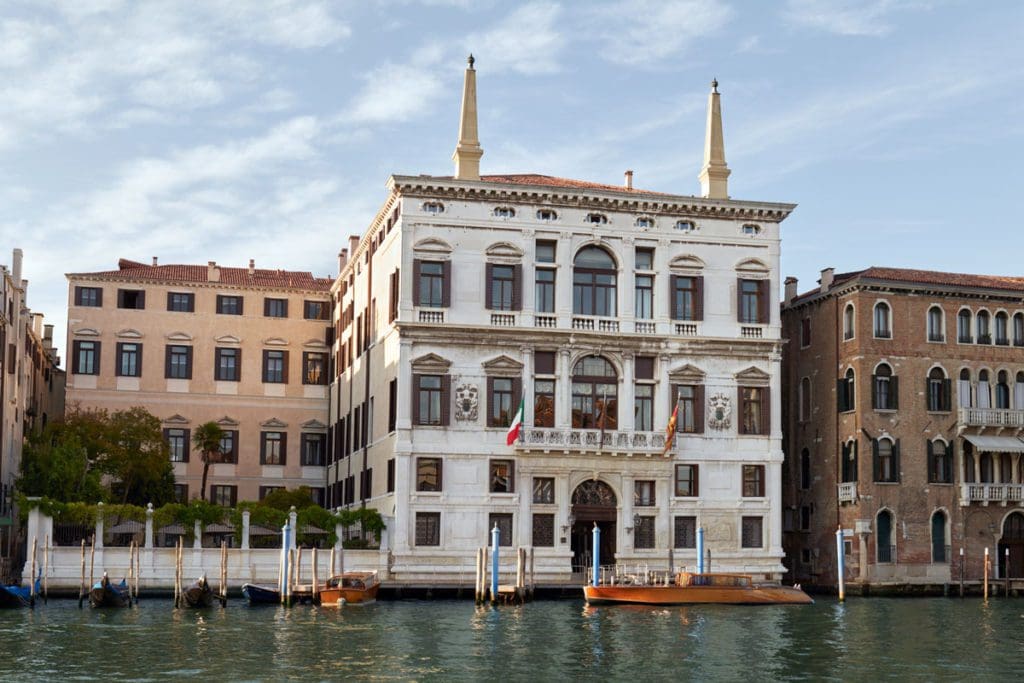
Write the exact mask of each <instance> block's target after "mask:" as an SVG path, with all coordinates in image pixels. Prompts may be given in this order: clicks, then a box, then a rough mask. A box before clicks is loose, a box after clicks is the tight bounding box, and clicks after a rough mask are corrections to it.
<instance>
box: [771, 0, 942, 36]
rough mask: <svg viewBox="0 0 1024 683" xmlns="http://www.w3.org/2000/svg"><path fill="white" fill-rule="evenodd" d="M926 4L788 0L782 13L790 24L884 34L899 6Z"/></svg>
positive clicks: (879, 0)
mask: <svg viewBox="0 0 1024 683" xmlns="http://www.w3.org/2000/svg"><path fill="white" fill-rule="evenodd" d="M921 7H927V4H924V3H921V2H913V1H910V2H908V1H906V0H874V1H873V2H865V1H864V0H788V2H787V3H786V9H785V10H784V12H783V17H784V18H785V19H786V20H787V21H789V22H790V23H792V24H795V25H798V26H804V27H807V28H813V29H819V30H822V31H827V32H829V33H837V34H839V35H843V36H884V35H886V34H887V33H889V32H890V31H892V25H891V24H890V23H888V22H887V21H886V20H887V19H888V18H889V16H890V15H891V14H892V13H894V12H897V11H900V10H908V9H917V8H921Z"/></svg>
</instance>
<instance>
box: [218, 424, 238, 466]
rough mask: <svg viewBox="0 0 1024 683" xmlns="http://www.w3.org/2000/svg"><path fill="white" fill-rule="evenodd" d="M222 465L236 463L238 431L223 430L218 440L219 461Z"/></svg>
mask: <svg viewBox="0 0 1024 683" xmlns="http://www.w3.org/2000/svg"><path fill="white" fill-rule="evenodd" d="M219 462H222V463H228V464H231V463H237V462H238V430H237V429H225V430H224V436H222V437H221V439H220V459H219Z"/></svg>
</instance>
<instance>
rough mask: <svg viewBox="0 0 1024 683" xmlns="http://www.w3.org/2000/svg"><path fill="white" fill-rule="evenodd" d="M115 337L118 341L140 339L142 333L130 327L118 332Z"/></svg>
mask: <svg viewBox="0 0 1024 683" xmlns="http://www.w3.org/2000/svg"><path fill="white" fill-rule="evenodd" d="M117 336H118V337H119V338H120V339H142V333H141V332H139V331H138V330H135V329H132V328H130V327H127V328H125V329H123V330H119V331H118V333H117Z"/></svg>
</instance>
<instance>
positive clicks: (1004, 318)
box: [996, 311, 1010, 346]
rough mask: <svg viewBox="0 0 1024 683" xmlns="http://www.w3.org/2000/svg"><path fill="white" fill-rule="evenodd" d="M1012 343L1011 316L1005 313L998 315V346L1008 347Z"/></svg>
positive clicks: (1001, 312)
mask: <svg viewBox="0 0 1024 683" xmlns="http://www.w3.org/2000/svg"><path fill="white" fill-rule="evenodd" d="M1009 343H1010V316H1008V315H1006V313H1004V312H1003V311H1000V312H999V313H996V344H998V345H999V346H1007V345H1009Z"/></svg>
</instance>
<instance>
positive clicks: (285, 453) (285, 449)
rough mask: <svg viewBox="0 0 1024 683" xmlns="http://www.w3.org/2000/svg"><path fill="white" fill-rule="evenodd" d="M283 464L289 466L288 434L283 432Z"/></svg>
mask: <svg viewBox="0 0 1024 683" xmlns="http://www.w3.org/2000/svg"><path fill="white" fill-rule="evenodd" d="M281 464H282V465H287V464H288V432H281Z"/></svg>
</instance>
